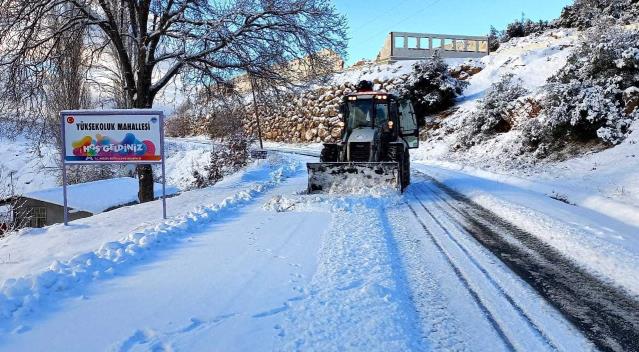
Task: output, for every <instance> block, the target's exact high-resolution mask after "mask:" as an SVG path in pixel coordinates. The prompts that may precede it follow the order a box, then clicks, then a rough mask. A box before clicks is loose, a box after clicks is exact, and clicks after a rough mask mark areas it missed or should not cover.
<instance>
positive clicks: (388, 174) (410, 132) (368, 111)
mask: <svg viewBox="0 0 639 352" xmlns="http://www.w3.org/2000/svg"><path fill="white" fill-rule="evenodd" d="M340 113H341V116H342V118H343V119H342V121H341V122H340V123H339V125H340V127H342V135H341V138H340V141H339V142H338V143H325V144H324V146H323V148H322V151H321V154H320V162H319V163H308V164H307V169H308V192H309V193H334V192H335V193H340V192H348V191H351V190H356V189H362V188H371V187H379V186H382V187H391V188H394V189H396V190H398V191H400V192H403V191H404V189H405V188H406V187H407V186H408V185H409V184H410V158H409V152H408V151H409V149H413V148H417V147H419V126H418V124H417V118H416V116H415V111H414V109H413V106H412V104H411V102H410V100H408V99H402V98H399V97H398V96H396V95H394V94H391V93H387V92H382V91H374V90H373V84H372V83H371V82H369V81H362V82H360V83H359V84H358V85H357V89H356V92H354V93H352V94H347V95H345V96H344V100H343V102H342V104H341V105H340Z"/></svg>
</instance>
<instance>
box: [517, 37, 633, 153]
mask: <svg viewBox="0 0 639 352" xmlns="http://www.w3.org/2000/svg"><path fill="white" fill-rule="evenodd" d="M637 43H639V31H636V30H626V29H621V28H618V27H615V26H609V27H607V28H606V27H594V28H592V29H591V30H589V32H588V34H587V36H586V38H585V40H584V42H583V44H582V45H581V46H580V47H579V48H578V49H577V50H575V52H574V53H573V54H572V55H571V56H570V57H569V58H568V62H567V64H566V66H565V67H564V68H562V69H561V70H560V71H559V72H558V73H557V74H556V75H554V76H553V77H551V78H550V79H549V84H548V85H547V87H546V89H545V94H544V97H543V99H542V106H543V109H544V111H543V113H542V121H541V127H540V126H533V127H532V129H533V130H534V131H527V133H528V134H529V135H530V136H531V137H532V139H533V140H537V141H541V142H547V143H550V144H552V142H553V141H557V140H559V139H563V138H568V139H569V140H576V141H582V142H588V141H600V142H603V143H606V144H610V145H613V144H617V143H619V142H621V141H622V140H623V138H624V136H625V135H626V134H627V133H628V128H629V126H630V123H631V122H632V120H633V119H635V118H636V117H637V110H636V109H635V107H636V105H635V106H634V107H633V108H632V109H630V105H629V104H630V103H631V101H633V100H636V99H633V93H632V92H633V91H634V90H633V88H634V87H637V86H639V55H638V52H639V50H637V48H636V46H637ZM638 92H639V90H638ZM529 127H530V126H529Z"/></svg>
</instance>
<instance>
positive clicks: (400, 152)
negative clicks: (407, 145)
mask: <svg viewBox="0 0 639 352" xmlns="http://www.w3.org/2000/svg"><path fill="white" fill-rule="evenodd" d="M395 153H396V154H395V160H396V161H397V163H398V164H399V185H400V190H401V191H402V192H404V188H406V186H408V184H407V183H406V170H407V168H406V150H405V149H403V148H402V149H399V148H398V149H396V150H395Z"/></svg>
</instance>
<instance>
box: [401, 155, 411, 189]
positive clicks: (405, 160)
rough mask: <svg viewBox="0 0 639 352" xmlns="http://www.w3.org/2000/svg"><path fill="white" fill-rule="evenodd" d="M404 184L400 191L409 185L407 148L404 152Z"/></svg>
mask: <svg viewBox="0 0 639 352" xmlns="http://www.w3.org/2000/svg"><path fill="white" fill-rule="evenodd" d="M403 169H404V184H403V188H402V191H403V190H404V188H406V187H408V185H410V155H409V153H408V149H407V150H406V151H405V152H404V167H403Z"/></svg>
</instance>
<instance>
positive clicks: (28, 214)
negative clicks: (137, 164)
mask: <svg viewBox="0 0 639 352" xmlns="http://www.w3.org/2000/svg"><path fill="white" fill-rule="evenodd" d="M154 189H155V196H156V198H159V197H160V196H161V195H162V185H161V184H158V183H156V184H155V186H154ZM177 192H178V190H177V189H176V188H175V187H169V186H167V188H166V193H167V196H169V195H175V194H177ZM67 198H68V207H69V220H70V221H73V220H77V219H82V218H86V217H89V216H93V215H95V214H98V213H102V212H105V211H109V210H113V209H116V208H119V207H123V206H127V205H133V204H137V202H138V200H137V199H138V180H137V179H135V178H132V177H120V178H114V179H108V180H100V181H94V182H87V183H80V184H75V185H70V186H68V187H67ZM13 204H14V205H16V207H15V208H14V210H13V219H14V221H15V222H16V223H17V224H23V225H24V226H27V227H44V226H49V225H53V224H58V223H62V222H64V199H63V191H62V187H55V188H49V189H44V190H40V191H35V192H30V193H27V194H24V195H22V196H19V197H17V200H15V201H14V202H13ZM158 212H161V209H159V208H158Z"/></svg>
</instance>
